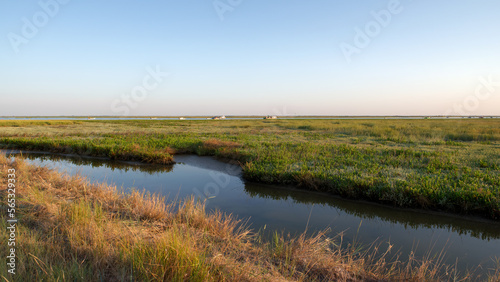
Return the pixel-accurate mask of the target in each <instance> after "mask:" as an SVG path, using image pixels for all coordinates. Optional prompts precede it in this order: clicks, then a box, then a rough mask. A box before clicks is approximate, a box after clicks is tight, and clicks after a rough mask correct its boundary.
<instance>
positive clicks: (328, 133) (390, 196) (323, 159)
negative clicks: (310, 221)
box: [0, 119, 500, 219]
mask: <svg viewBox="0 0 500 282" xmlns="http://www.w3.org/2000/svg"><path fill="white" fill-rule="evenodd" d="M0 143H1V144H2V147H4V148H8V147H10V148H22V149H28V150H48V151H54V152H66V153H77V154H85V155H95V156H108V157H110V158H112V159H133V160H140V161H144V162H151V163H169V162H171V161H172V155H175V154H182V153H195V154H199V155H214V156H217V157H220V158H222V159H226V160H233V161H238V162H240V164H241V165H242V167H243V171H244V177H245V178H246V179H247V180H251V181H258V182H265V183H274V184H286V185H296V186H299V187H302V188H304V189H312V190H319V191H326V192H329V193H332V194H336V195H342V196H345V197H349V198H363V199H369V200H372V201H377V202H381V203H385V204H389V205H394V206H399V207H413V208H424V209H433V210H443V211H448V212H455V213H463V214H474V215H481V216H484V217H488V218H492V219H499V218H500V169H499V168H500V121H499V120H496V119H474V120H472V119H467V120H451V119H450V120H432V119H431V120H369V119H366V120H236V121H231V120H224V121H212V120H203V121H187V120H185V121H162V120H142V121H133V120H114V121H53V122H52V121H0Z"/></svg>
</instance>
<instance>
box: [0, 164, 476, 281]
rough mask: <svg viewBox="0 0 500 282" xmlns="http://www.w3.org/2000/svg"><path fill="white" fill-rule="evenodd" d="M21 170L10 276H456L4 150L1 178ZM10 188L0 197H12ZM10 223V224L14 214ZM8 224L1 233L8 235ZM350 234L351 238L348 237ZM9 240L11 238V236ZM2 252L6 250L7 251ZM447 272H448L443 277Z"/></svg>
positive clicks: (433, 265)
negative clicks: (255, 224) (250, 224)
mask: <svg viewBox="0 0 500 282" xmlns="http://www.w3.org/2000/svg"><path fill="white" fill-rule="evenodd" d="M8 168H14V169H15V170H16V176H17V180H18V182H17V187H16V189H17V190H16V194H17V195H16V197H17V202H16V203H17V216H18V218H20V222H19V226H18V233H17V254H18V257H17V260H18V261H17V274H16V275H15V276H11V275H8V274H5V273H6V265H5V264H1V265H0V275H1V276H0V277H2V278H3V279H4V280H6V281H42V280H43V281H58V280H62V281H65V280H82V281H102V280H105V281H124V280H131V281H171V280H174V281H181V280H189V281H263V280H264V281H331V280H337V281H379V280H388V281H389V280H397V281H401V280H405V281H422V280H426V281H433V280H441V279H443V280H453V279H455V280H458V281H460V280H461V279H465V278H467V277H465V278H464V277H461V278H460V277H459V276H454V272H452V271H450V270H452V269H450V270H449V271H448V273H450V274H449V275H448V276H446V274H442V273H445V272H446V269H447V268H446V267H445V266H443V265H442V264H440V261H439V260H438V261H437V262H432V261H431V260H424V261H417V260H416V259H414V258H410V259H409V260H408V261H406V262H401V261H399V260H396V262H392V263H388V262H386V259H387V256H388V254H389V251H390V249H389V250H387V252H385V253H384V252H378V250H376V248H377V246H375V245H374V246H372V249H371V250H372V251H371V252H359V250H357V249H355V248H352V249H342V248H341V247H339V246H341V244H340V242H338V240H331V239H328V238H326V237H325V236H324V234H323V233H320V234H318V235H316V236H312V237H309V236H306V235H302V236H299V237H297V238H288V237H286V236H282V235H278V234H275V236H274V238H273V239H272V240H271V242H267V243H265V242H262V241H261V239H260V237H259V236H257V235H255V234H252V233H251V232H250V231H249V230H248V229H246V228H244V227H242V225H241V224H239V223H240V221H238V220H236V219H234V218H233V217H232V216H230V215H225V214H223V213H220V212H214V213H210V214H208V213H207V212H206V211H205V209H204V205H203V203H200V202H196V201H195V200H194V199H192V198H191V199H187V200H185V201H182V202H180V203H174V204H170V205H167V204H165V201H164V199H162V198H159V197H157V196H155V195H150V194H147V193H141V192H137V191H135V192H132V193H130V194H127V195H126V194H123V193H121V192H119V191H117V190H116V188H114V187H109V186H106V185H97V184H90V183H89V182H88V181H87V180H86V179H84V178H81V177H69V176H64V175H61V174H59V173H58V172H56V171H53V170H49V169H47V168H41V167H36V166H31V165H28V164H26V162H24V161H23V160H22V159H16V160H14V161H12V162H11V161H10V160H8V159H6V158H5V157H3V156H0V169H1V170H0V178H1V182H2V187H5V186H6V185H5V184H6V172H7V169H8ZM6 198H7V197H6V191H5V190H0V200H1V201H2V202H4V201H6ZM4 209H5V208H4V207H3V206H2V212H1V217H2V219H1V223H0V225H2V229H3V230H5V227H6V226H5V225H6V223H5V222H6V221H5V220H6V218H5V216H6V212H5V210H4ZM6 236H7V235H6V232H2V233H1V234H0V239H1V240H0V241H1V242H6V239H7V237H6ZM339 239H341V238H339ZM2 245H3V243H2ZM0 255H1V256H2V257H5V256H7V250H6V248H4V247H2V248H1V249H0ZM442 275H444V276H442Z"/></svg>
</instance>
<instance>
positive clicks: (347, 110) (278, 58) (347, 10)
mask: <svg viewBox="0 0 500 282" xmlns="http://www.w3.org/2000/svg"><path fill="white" fill-rule="evenodd" d="M499 11H500V1H498V0H477V1H469V0H467V1H465V0H453V1H452V0H443V1H431V0H413V1H412V0H385V1H381V0H372V1H361V0H359V1H353V0H316V1H305V0H303V1H298V0H273V1H268V0H252V1H250V0H215V1H214V0H204V1H201V0H197V1H195V0H183V1H167V0H164V1H160V0H157V1H152V0H146V1H138V0H135V1H132V0H120V1H117V0H109V1H96V0H86V1H77V0H40V1H12V0H0V97H1V99H0V105H1V107H0V116H26V115H28V116H30V115H32V116H36V115H50V116H57V115H84V116H87V115H116V116H123V115H130V116H133V115H147V116H149V115H151V116H153V115H154V116H177V115H222V114H225V115H268V114H269V115H500V52H499V51H498V50H500V32H499V30H500V17H499V16H498V14H499Z"/></svg>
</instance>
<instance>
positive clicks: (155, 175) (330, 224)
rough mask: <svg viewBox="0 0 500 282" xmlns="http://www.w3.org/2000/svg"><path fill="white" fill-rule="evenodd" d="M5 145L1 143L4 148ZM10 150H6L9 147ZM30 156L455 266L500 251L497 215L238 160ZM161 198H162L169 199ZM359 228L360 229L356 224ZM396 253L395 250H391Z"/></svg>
mask: <svg viewBox="0 0 500 282" xmlns="http://www.w3.org/2000/svg"><path fill="white" fill-rule="evenodd" d="M3 152H4V153H6V152H7V151H3ZM9 153H13V151H10V152H9ZM23 156H25V157H26V158H27V159H28V160H29V162H31V163H34V164H37V165H45V166H48V167H52V168H56V169H58V170H61V171H65V172H67V173H69V174H72V175H74V174H81V175H83V176H86V177H88V179H90V180H91V181H94V182H106V183H108V184H115V185H117V186H118V187H120V189H124V190H126V191H128V190H130V189H133V188H135V189H139V190H143V189H146V190H147V191H150V192H153V193H159V194H161V195H164V196H168V199H170V200H174V199H176V198H180V199H183V198H185V197H187V196H190V195H195V196H197V197H200V198H202V199H207V210H213V209H219V210H222V211H224V212H226V213H232V214H234V215H236V216H237V217H238V218H240V219H245V220H247V222H248V224H250V227H251V228H253V229H254V230H259V229H264V228H265V232H267V233H268V234H269V233H270V232H273V231H275V230H279V231H284V232H285V233H292V234H299V233H302V232H303V231H304V230H305V229H306V227H307V230H308V232H309V233H313V232H317V231H319V230H324V229H326V228H330V229H331V230H332V231H331V232H330V233H329V234H330V235H331V236H334V235H335V234H337V233H339V232H342V231H344V241H345V242H351V241H352V240H353V238H356V240H357V241H358V242H361V243H364V244H369V243H372V242H373V241H375V240H378V242H381V243H382V244H383V245H384V246H386V245H387V242H390V243H391V244H393V245H394V248H395V249H396V250H399V251H400V252H401V253H402V254H403V257H405V256H407V254H408V253H409V252H410V251H411V250H412V249H413V250H416V253H417V255H420V256H423V255H424V254H425V253H427V251H429V250H431V252H433V253H437V252H440V251H441V250H442V249H444V250H445V251H446V262H447V263H449V264H455V262H456V261H455V260H456V258H457V257H458V258H459V261H458V266H459V268H460V269H461V270H464V269H467V268H471V267H473V266H477V265H478V264H482V265H483V268H487V267H488V266H493V265H494V263H493V261H492V259H493V258H494V257H495V256H496V257H499V258H500V223H499V222H493V221H487V220H480V219H473V218H464V217H460V216H452V215H443V214H434V213H424V212H419V211H409V210H400V209H393V208H389V207H385V206H380V205H377V204H371V203H366V202H358V201H350V200H345V199H340V198H337V197H333V196H329V195H325V194H320V193H311V192H305V191H300V190H296V189H293V188H290V187H279V186H270V185H262V184H256V183H248V182H245V181H244V180H243V179H242V178H241V170H240V168H239V167H236V166H233V165H230V164H225V163H221V162H218V161H216V160H214V159H212V158H210V157H197V156H177V157H176V158H175V159H176V161H177V162H178V163H177V164H175V165H173V166H156V165H144V164H137V163H126V162H114V161H109V160H106V159H95V158H80V157H78V156H73V157H71V156H61V155H49V154H43V153H29V154H26V153H23ZM168 199H167V201H168ZM358 230H359V231H358ZM393 254H395V252H393Z"/></svg>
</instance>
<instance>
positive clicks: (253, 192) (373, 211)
mask: <svg viewBox="0 0 500 282" xmlns="http://www.w3.org/2000/svg"><path fill="white" fill-rule="evenodd" d="M245 191H247V193H248V195H250V196H251V197H257V198H269V199H272V200H275V201H291V202H293V203H295V204H306V205H313V204H314V205H322V206H330V207H333V208H335V209H337V210H341V211H343V212H345V213H347V214H350V215H354V216H356V217H359V218H361V219H363V220H376V219H377V220H383V221H385V222H388V223H393V224H399V225H401V226H403V227H404V228H414V229H417V228H443V229H447V230H449V231H450V232H454V233H457V234H459V235H470V236H472V237H475V238H478V239H482V240H490V239H500V225H499V224H498V223H494V224H488V223H490V221H489V220H482V219H469V220H464V219H463V218H462V217H459V216H452V215H441V214H432V213H429V212H424V211H408V210H403V209H397V208H388V207H386V206H381V205H377V204H373V203H365V202H360V201H352V200H347V199H340V198H337V197H332V196H329V195H323V194H322V193H314V192H304V191H294V189H293V188H281V189H277V188H276V187H273V186H269V187H266V186H265V185H262V184H260V185H248V184H247V185H246V186H245Z"/></svg>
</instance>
